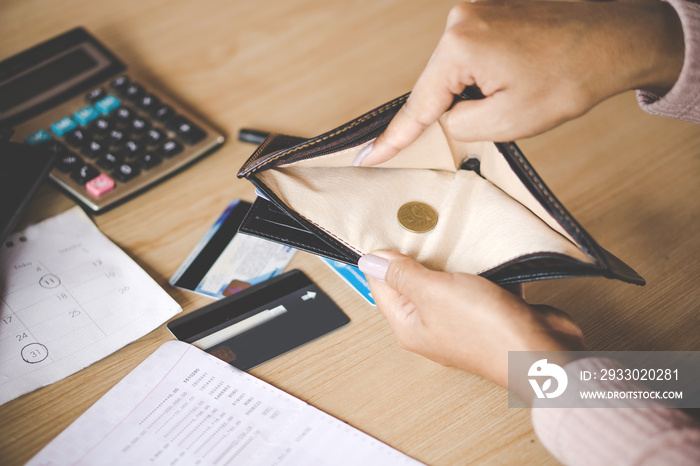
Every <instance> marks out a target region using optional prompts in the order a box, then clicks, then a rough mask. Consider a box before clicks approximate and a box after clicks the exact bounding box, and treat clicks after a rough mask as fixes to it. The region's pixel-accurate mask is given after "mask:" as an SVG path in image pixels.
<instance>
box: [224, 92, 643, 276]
mask: <svg viewBox="0 0 700 466" xmlns="http://www.w3.org/2000/svg"><path fill="white" fill-rule="evenodd" d="M407 97H408V94H406V95H403V96H401V97H399V98H397V99H394V100H392V101H391V102H388V103H386V104H384V105H382V106H380V107H378V108H376V109H374V110H372V111H370V112H368V113H366V114H364V115H362V116H360V117H358V118H356V119H354V120H352V121H350V122H348V123H346V124H344V125H342V126H340V127H338V128H335V129H333V130H331V131H329V132H327V133H324V134H322V135H320V136H317V137H315V138H311V139H304V138H298V137H293V136H286V135H280V134H273V135H271V136H269V137H268V138H267V139H266V140H265V141H264V142H263V143H262V144H261V145H260V146H259V147H258V149H257V150H256V151H255V153H254V154H253V155H252V156H251V157H250V158H249V159H248V160H247V161H246V163H245V164H244V165H243V167H242V168H241V169H240V171H239V173H238V177H239V178H246V179H248V180H249V181H251V182H252V183H253V184H254V185H255V186H256V187H257V188H258V190H259V191H260V192H261V193H263V194H264V195H265V196H266V197H267V198H268V199H269V200H265V199H263V198H258V199H257V200H256V201H255V203H254V204H253V207H252V208H251V210H250V211H249V212H248V215H247V216H246V218H245V219H244V221H243V224H242V226H241V228H240V231H242V232H245V233H248V234H252V235H256V236H259V237H262V238H267V239H270V240H273V241H277V242H280V243H284V244H287V245H289V246H293V247H295V248H297V249H301V250H305V251H309V252H311V253H314V254H318V255H322V256H326V257H329V258H331V259H335V260H339V261H341V262H345V263H348V264H351V265H357V261H358V259H359V258H360V257H361V256H362V255H364V254H368V253H371V252H373V251H376V250H392V251H398V252H401V253H404V254H407V255H409V256H412V257H414V258H415V259H417V260H418V261H419V262H421V263H423V264H424V265H425V266H427V267H429V268H431V269H434V270H445V271H450V272H467V273H473V274H479V275H482V276H484V277H487V278H489V279H490V280H492V281H494V282H496V283H499V284H507V283H517V282H523V281H532V280H539V279H545V278H559V277H575V276H604V277H608V278H615V279H619V280H622V281H625V282H629V283H634V284H637V285H643V284H644V283H645V281H644V279H643V278H642V277H641V276H639V275H638V274H637V273H636V272H635V271H634V270H632V269H631V268H630V267H629V266H627V265H626V264H625V263H623V262H622V261H621V260H619V259H618V258H616V257H615V256H614V255H612V254H611V253H609V252H608V251H606V250H605V249H603V248H602V247H601V246H600V245H598V243H597V242H596V241H595V240H594V239H593V237H591V235H589V234H588V233H587V232H586V231H585V230H584V229H583V227H581V225H580V224H579V223H578V222H577V221H576V220H575V219H574V218H573V217H572V216H571V214H569V212H568V211H567V210H566V209H565V208H564V206H562V205H561V203H560V202H559V201H558V200H557V198H556V197H554V195H553V194H552V192H551V191H550V190H549V189H548V188H547V186H546V185H545V184H544V182H543V181H542V179H541V178H540V177H539V175H538V174H537V173H536V172H535V170H534V169H533V168H532V166H531V165H530V163H529V162H528V161H527V159H525V156H524V155H523V154H522V152H521V151H520V149H518V147H517V146H516V145H515V144H514V143H512V142H506V143H494V142H478V143H464V142H460V141H456V140H454V139H452V138H451V137H450V136H449V135H448V134H447V133H446V132H445V131H444V130H443V119H444V117H443V118H441V119H440V120H438V121H437V122H435V123H434V124H432V125H431V126H429V127H428V128H427V129H426V130H425V132H424V133H423V134H422V135H421V136H420V138H418V140H416V141H415V142H414V143H413V144H412V145H411V146H409V147H408V148H406V149H404V150H403V151H401V152H400V153H399V154H398V155H397V156H396V157H394V158H393V159H391V160H389V161H387V162H384V163H382V164H380V165H378V166H376V167H354V166H352V162H353V160H354V159H355V157H356V155H357V154H358V152H359V151H360V150H361V149H362V148H363V147H365V146H366V145H367V144H368V143H370V142H371V141H373V140H374V139H375V138H376V137H377V136H378V135H379V134H380V133H381V132H382V131H383V130H384V128H386V126H387V125H388V123H389V122H390V121H391V119H392V117H393V116H394V115H395V114H396V112H397V111H398V110H399V108H400V107H401V105H403V103H404V102H405V101H406V98H407ZM458 98H460V99H465V98H470V95H469V94H466V93H465V94H463V95H461V96H459V97H458ZM409 202H419V203H422V204H427V205H429V206H430V207H432V209H434V211H435V212H436V213H437V223H436V224H435V226H434V228H432V229H431V230H430V231H427V232H423V233H420V232H416V231H411V229H406V228H405V225H402V222H401V221H399V219H398V218H397V212H398V211H399V209H400V208H401V207H402V206H403V205H405V204H407V203H409Z"/></svg>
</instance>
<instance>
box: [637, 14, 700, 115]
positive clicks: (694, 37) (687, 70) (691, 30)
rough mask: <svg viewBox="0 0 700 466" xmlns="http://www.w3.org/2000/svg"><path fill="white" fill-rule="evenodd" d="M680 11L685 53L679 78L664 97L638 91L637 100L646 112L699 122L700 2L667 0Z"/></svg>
mask: <svg viewBox="0 0 700 466" xmlns="http://www.w3.org/2000/svg"><path fill="white" fill-rule="evenodd" d="M665 1H666V2H667V3H669V4H670V5H671V6H672V7H673V8H674V9H675V10H676V13H678V17H679V18H680V20H681V25H682V27H683V38H684V40H685V57H684V60H683V69H682V70H681V74H680V76H679V77H678V81H676V84H674V86H673V87H672V88H671V90H670V91H668V93H667V94H666V95H664V96H663V97H659V96H658V95H656V94H653V93H651V92H646V91H637V101H638V102H639V106H640V107H642V110H644V111H645V112H647V113H651V114H653V115H661V116H665V117H670V118H676V119H679V120H685V121H689V122H691V123H697V124H700V3H695V1H692V0H665Z"/></svg>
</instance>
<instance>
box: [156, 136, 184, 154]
mask: <svg viewBox="0 0 700 466" xmlns="http://www.w3.org/2000/svg"><path fill="white" fill-rule="evenodd" d="M180 152H182V144H180V143H179V142H177V141H176V140H174V139H169V140H167V141H165V143H164V144H163V145H162V146H161V147H160V150H159V153H160V155H162V156H165V157H173V156H175V155H177V154H179V153H180Z"/></svg>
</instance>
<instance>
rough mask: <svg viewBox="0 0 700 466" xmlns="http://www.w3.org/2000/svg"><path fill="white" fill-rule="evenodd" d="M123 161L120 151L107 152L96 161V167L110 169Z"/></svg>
mask: <svg viewBox="0 0 700 466" xmlns="http://www.w3.org/2000/svg"><path fill="white" fill-rule="evenodd" d="M123 161H124V156H123V155H122V153H121V152H120V151H108V152H107V153H106V154H104V155H103V156H102V157H100V158H99V159H97V165H99V166H100V167H102V168H105V169H108V170H109V169H111V168H114V167H116V166H117V165H118V164H120V163H122V162H123Z"/></svg>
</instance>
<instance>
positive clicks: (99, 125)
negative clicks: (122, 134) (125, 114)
mask: <svg viewBox="0 0 700 466" xmlns="http://www.w3.org/2000/svg"><path fill="white" fill-rule="evenodd" d="M120 110H121V109H120ZM110 129H112V123H110V122H109V120H108V119H106V118H98V119H97V120H95V122H94V123H93V124H92V130H93V131H94V132H95V133H96V134H107V133H108V132H109V130H110Z"/></svg>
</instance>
